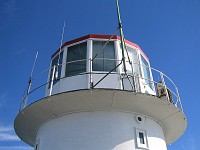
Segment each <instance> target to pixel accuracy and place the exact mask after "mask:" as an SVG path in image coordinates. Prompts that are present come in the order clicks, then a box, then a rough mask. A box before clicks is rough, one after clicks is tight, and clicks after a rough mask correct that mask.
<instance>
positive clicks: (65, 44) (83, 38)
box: [51, 34, 149, 61]
mask: <svg viewBox="0 0 200 150" xmlns="http://www.w3.org/2000/svg"><path fill="white" fill-rule="evenodd" d="M110 37H111V35H102V34H88V35H86V36H82V37H80V38H77V39H74V40H71V41H68V42H65V43H64V44H63V45H62V46H61V49H62V48H63V47H65V46H67V45H70V44H73V43H77V42H80V41H83V40H86V39H90V38H94V39H109V38H110ZM112 39H116V40H120V37H119V36H117V35H115V36H113V37H112ZM125 43H127V44H129V45H131V46H134V47H136V48H138V49H139V50H140V52H141V53H142V55H143V56H144V57H145V58H146V60H147V61H149V59H148V57H147V56H146V55H145V53H144V52H143V51H142V49H141V48H140V47H139V46H138V45H137V44H135V43H133V42H130V41H128V40H125ZM59 51H60V48H59V49H58V50H57V51H56V52H55V53H54V54H53V55H52V56H51V58H53V57H54V56H55V55H56V54H57V53H58V52H59Z"/></svg>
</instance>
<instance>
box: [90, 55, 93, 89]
mask: <svg viewBox="0 0 200 150" xmlns="http://www.w3.org/2000/svg"><path fill="white" fill-rule="evenodd" d="M89 61H90V89H91V88H93V82H92V59H91V58H90V59H89Z"/></svg>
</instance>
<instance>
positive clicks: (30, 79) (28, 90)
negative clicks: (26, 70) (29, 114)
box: [24, 51, 38, 108]
mask: <svg viewBox="0 0 200 150" xmlns="http://www.w3.org/2000/svg"><path fill="white" fill-rule="evenodd" d="M37 57H38V51H37V53H36V55H35V60H34V63H33V67H32V70H31V74H30V77H29V80H28V88H27V91H26V98H25V100H24V108H25V107H26V104H27V100H28V95H29V92H30V90H31V84H32V75H33V71H34V69H35V64H36V61H37Z"/></svg>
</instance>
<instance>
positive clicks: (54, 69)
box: [49, 65, 56, 96]
mask: <svg viewBox="0 0 200 150" xmlns="http://www.w3.org/2000/svg"><path fill="white" fill-rule="evenodd" d="M55 71H56V65H54V66H53V73H52V77H51V85H50V89H49V96H51V94H52V89H53V81H54V76H55Z"/></svg>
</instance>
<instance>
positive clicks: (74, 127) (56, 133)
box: [14, 9, 187, 150]
mask: <svg viewBox="0 0 200 150" xmlns="http://www.w3.org/2000/svg"><path fill="white" fill-rule="evenodd" d="M118 12H119V9H118ZM118 19H119V27H118V28H117V29H118V30H119V31H120V36H117V35H99V34H89V35H86V36H83V37H80V38H77V39H74V40H71V41H68V42H66V43H64V44H63V45H62V46H61V47H60V48H59V49H58V50H57V51H56V52H55V53H54V54H53V55H52V57H51V62H50V69H49V71H48V81H47V82H46V83H42V84H41V85H38V87H36V88H34V89H30V86H29V90H28V92H27V95H26V96H25V98H24V99H23V101H22V103H21V106H20V111H19V114H18V115H17V117H16V119H15V123H14V127H15V131H16V133H17V135H18V136H19V137H20V138H21V139H22V140H23V141H24V142H26V143H27V144H29V145H31V146H33V147H34V148H35V150H144V149H147V150H167V146H166V145H167V144H171V143H172V142H174V141H176V140H177V139H178V138H179V137H180V136H181V135H182V134H183V133H184V131H185V130H186V126H187V120H186V116H185V115H184V113H183V108H182V105H181V100H180V96H179V93H178V88H177V87H176V85H175V84H174V82H173V81H172V80H171V79H170V78H169V77H168V76H167V75H166V74H164V73H162V72H160V71H158V70H157V69H154V68H152V67H151V66H150V61H149V59H148V57H147V56H146V55H145V53H144V52H143V51H142V50H141V48H140V47H139V46H138V45H137V44H134V43H133V42H130V41H128V40H125V39H124V38H123V32H122V26H121V21H120V16H119V15H118ZM31 82H32V80H30V83H31ZM33 82H34V81H33ZM42 87H45V96H44V97H43V98H41V99H39V100H37V101H33V102H29V101H28V97H29V98H30V97H31V95H30V94H32V95H34V92H35V91H37V90H40V89H41V88H42ZM27 104H28V105H27Z"/></svg>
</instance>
